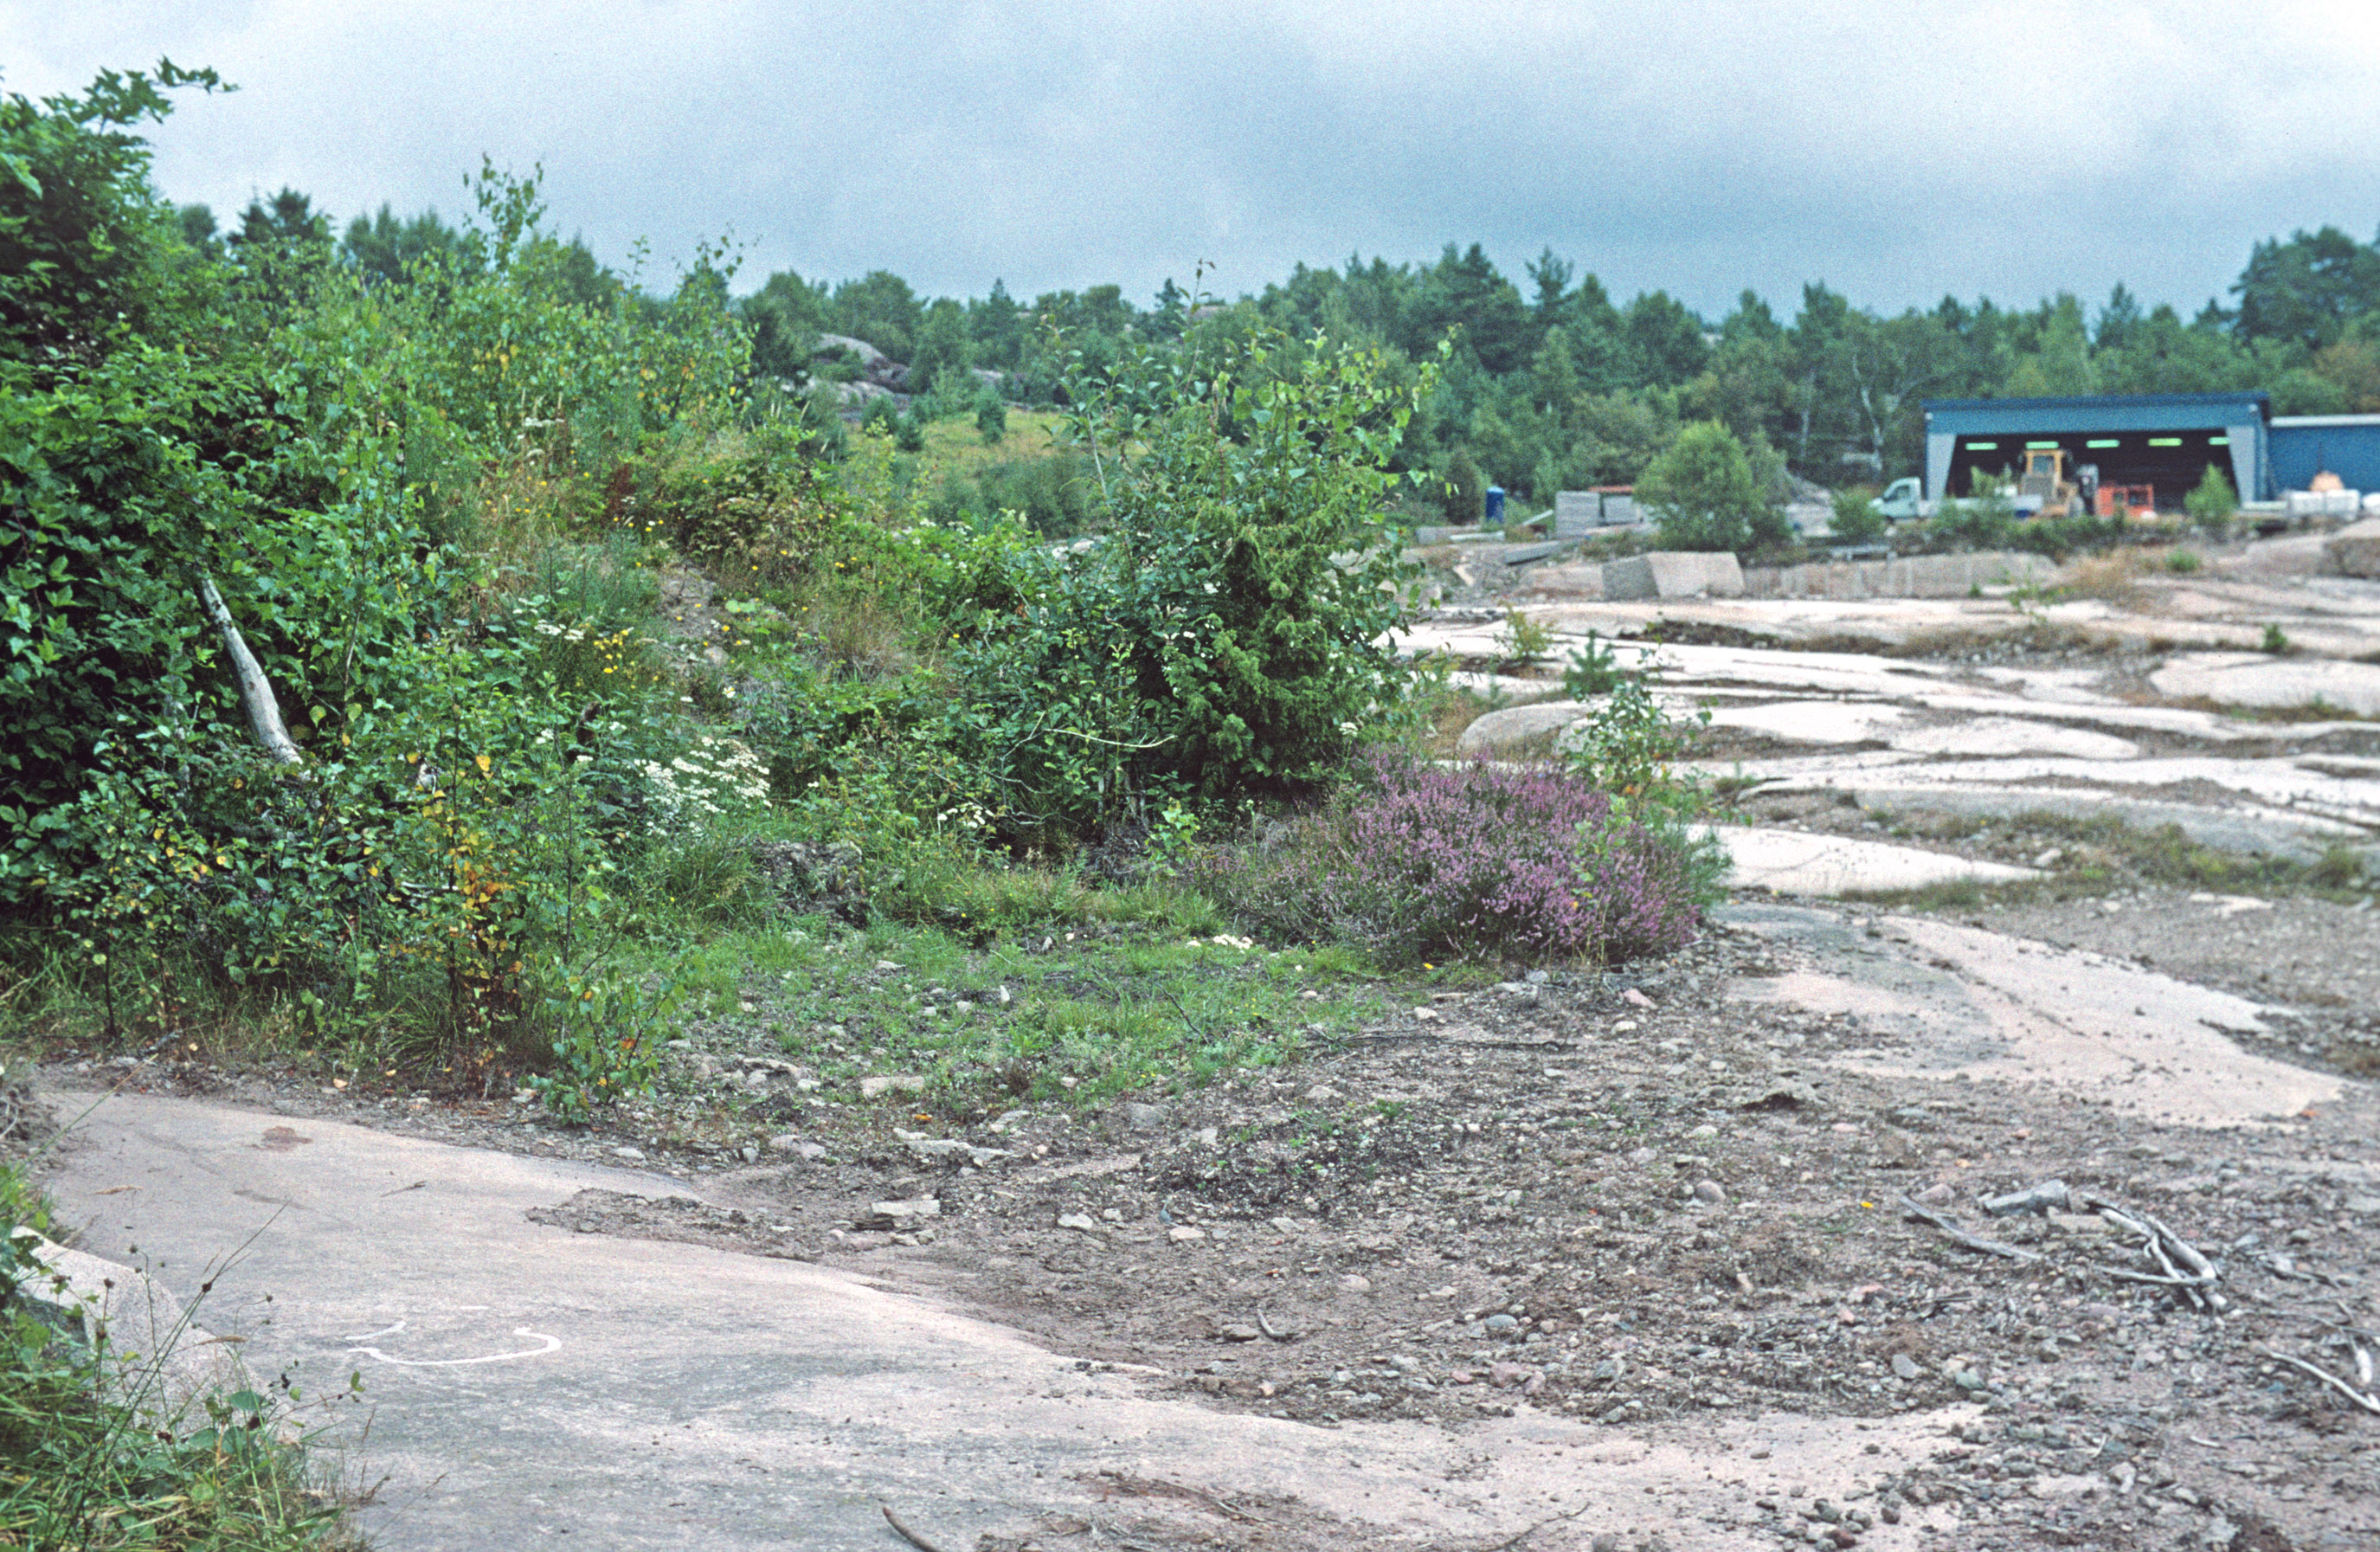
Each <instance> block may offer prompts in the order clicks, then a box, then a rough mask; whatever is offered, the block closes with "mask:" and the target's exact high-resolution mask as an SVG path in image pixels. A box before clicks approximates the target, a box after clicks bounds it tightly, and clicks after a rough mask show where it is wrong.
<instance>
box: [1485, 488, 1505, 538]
mask: <svg viewBox="0 0 2380 1552" xmlns="http://www.w3.org/2000/svg"><path fill="white" fill-rule="evenodd" d="M1503 526H1504V487H1502V486H1501V485H1490V486H1488V527H1491V528H1500V527H1503Z"/></svg>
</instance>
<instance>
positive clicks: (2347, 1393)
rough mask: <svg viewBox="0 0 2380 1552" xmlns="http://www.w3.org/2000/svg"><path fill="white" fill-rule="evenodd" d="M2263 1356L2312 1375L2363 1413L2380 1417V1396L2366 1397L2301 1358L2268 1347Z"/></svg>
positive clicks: (2333, 1375) (2329, 1373)
mask: <svg viewBox="0 0 2380 1552" xmlns="http://www.w3.org/2000/svg"><path fill="white" fill-rule="evenodd" d="M2265 1357H2267V1358H2270V1359H2272V1360H2274V1361H2275V1362H2277V1363H2282V1364H2288V1365H2289V1367H2291V1368H2293V1369H2297V1370H2299V1371H2301V1372H2302V1373H2305V1374H2309V1375H2312V1376H2313V1377H2314V1378H2316V1379H2318V1380H2320V1381H2322V1382H2323V1383H2324V1384H2325V1385H2327V1386H2329V1387H2330V1388H2332V1389H2334V1390H2336V1391H2338V1393H2339V1394H2340V1395H2342V1396H2344V1397H2346V1398H2347V1399H2348V1400H2350V1401H2353V1402H2354V1403H2355V1404H2356V1405H2357V1406H2360V1407H2362V1409H2363V1410H2364V1411H2366V1412H2368V1413H2374V1415H2380V1396H2372V1395H2367V1394H2366V1393H2365V1392H2363V1391H2362V1390H2358V1389H2357V1388H2355V1387H2353V1386H2352V1385H2350V1384H2348V1383H2347V1381H2345V1380H2343V1379H2341V1378H2339V1377H2338V1376H2337V1375H2335V1374H2333V1373H2331V1372H2330V1371H2329V1370H2328V1369H2325V1368H2319V1367H2317V1366H2315V1365H2314V1364H2309V1363H2307V1362H2306V1361H2305V1360H2304V1359H2302V1358H2292V1357H2290V1356H2289V1354H2288V1353H2286V1352H2274V1351H2273V1350H2272V1349H2271V1348H2269V1347H2268V1348H2266V1349H2265Z"/></svg>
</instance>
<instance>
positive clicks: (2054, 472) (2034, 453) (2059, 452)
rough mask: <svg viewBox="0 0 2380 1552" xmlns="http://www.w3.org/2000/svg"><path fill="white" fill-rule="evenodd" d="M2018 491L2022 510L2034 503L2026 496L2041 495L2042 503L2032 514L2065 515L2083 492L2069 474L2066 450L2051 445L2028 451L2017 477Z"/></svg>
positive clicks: (2019, 505)
mask: <svg viewBox="0 0 2380 1552" xmlns="http://www.w3.org/2000/svg"><path fill="white" fill-rule="evenodd" d="M2016 493H2017V496H2018V498H2019V502H2018V509H2019V510H2020V511H2022V510H2023V508H2024V507H2026V506H2028V505H2031V504H2032V503H2030V502H2028V501H2026V500H2024V499H2023V498H2026V497H2039V498H2040V501H2041V505H2040V506H2039V507H2037V508H2035V509H2034V513H2033V515H2034V516H2036V517H2064V516H2067V515H2070V514H2071V513H2072V512H2073V511H2074V509H2075V508H2074V503H2075V502H2076V500H2077V499H2078V498H2079V497H2080V496H2081V495H2082V493H2083V492H2082V490H2081V488H2080V487H2078V486H2077V485H2076V484H2075V483H2074V482H2073V481H2072V480H2070V479H2067V478H2066V450H2065V449H2064V448H2062V447H2050V448H2033V449H2029V450H2027V451H2026V453H2025V455H2024V473H2023V474H2022V475H2020V476H2018V478H2017V482H2016Z"/></svg>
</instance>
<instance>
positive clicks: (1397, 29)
mask: <svg viewBox="0 0 2380 1552" xmlns="http://www.w3.org/2000/svg"><path fill="white" fill-rule="evenodd" d="M158 55H170V56H171V57H172V58H173V59H174V60H175V61H176V63H178V64H182V65H186V66H200V65H209V66H212V67H215V68H216V69H218V70H220V71H221V72H222V73H223V74H224V76H225V78H226V79H229V80H232V81H235V82H237V84H238V87H239V91H238V92H237V94H236V95H232V96H229V97H219V98H214V99H201V98H199V97H197V96H195V95H188V96H186V98H185V101H184V103H183V106H182V109H181V111H180V112H178V113H177V114H176V115H175V117H174V119H173V120H172V122H171V123H170V124H169V125H167V126H166V127H164V128H163V129H161V130H159V131H158V132H157V134H156V137H155V138H156V141H157V145H158V147H159V154H158V157H157V176H158V179H159V182H160V184H161V186H162V187H163V188H164V191H165V192H166V193H167V194H168V195H169V196H170V197H172V198H174V199H176V200H184V201H188V200H201V201H204V202H206V203H208V204H210V205H212V206H213V207H214V208H215V209H216V211H217V213H218V215H219V216H228V215H230V214H232V213H233V212H237V210H238V209H239V208H240V207H241V206H242V205H244V204H245V203H246V202H247V200H249V198H250V197H251V196H252V195H254V194H258V193H264V194H269V193H271V192H272V191H273V189H275V188H280V187H282V186H283V185H288V186H291V187H294V188H300V189H304V190H306V191H307V192H309V193H310V194H312V195H313V196H314V198H315V200H316V201H317V203H318V204H320V205H321V206H322V207H324V208H326V209H328V210H330V211H331V212H334V214H335V215H337V216H338V217H340V218H341V220H342V221H344V220H345V219H346V217H348V216H350V215H353V214H354V213H356V212H358V211H361V210H366V209H369V208H374V207H377V206H378V205H379V204H380V203H381V202H382V201H383V200H386V201H389V202H391V203H393V204H395V207H396V208H397V210H398V211H399V212H412V211H415V210H419V209H420V208H421V207H423V206H425V205H434V206H436V207H437V208H438V209H439V210H440V211H441V212H444V213H446V214H447V215H449V216H450V217H452V216H453V215H454V214H455V212H457V210H458V208H459V206H460V204H461V203H462V201H463V199H464V195H463V189H462V180H463V176H464V175H465V174H466V173H467V172H468V171H470V170H472V169H474V168H476V167H477V166H478V165H479V163H480V156H481V154H482V153H485V154H487V155H489V156H492V157H493V158H494V159H495V160H496V162H497V163H498V164H508V165H510V166H512V167H515V168H517V169H520V170H524V171H525V170H527V168H528V166H529V164H532V163H542V164H544V166H545V171H546V188H547V193H548V198H549V202H550V205H551V207H552V212H553V221H554V223H555V224H556V225H558V226H559V227H560V228H561V229H563V230H564V231H565V232H571V231H576V232H579V233H582V234H583V235H584V236H586V238H587V239H588V241H589V243H590V244H591V245H592V246H593V247H594V249H596V251H597V253H598V254H599V255H600V256H601V258H603V259H604V260H605V261H609V262H612V263H614V264H618V263H622V262H624V261H625V259H626V257H627V254H628V252H629V247H630V244H631V243H632V242H633V241H634V240H635V239H636V238H637V237H639V236H643V237H646V238H649V239H650V243H651V246H652V250H653V252H654V254H655V255H656V258H657V260H658V261H661V264H662V266H663V267H664V268H666V267H667V266H668V265H669V264H670V263H671V262H672V261H675V260H678V259H682V258H685V257H686V256H687V255H689V254H690V253H691V252H692V249H693V245H694V243H695V242H696V240H697V239H698V238H700V237H702V236H716V235H718V234H720V233H722V231H731V230H732V232H733V234H734V236H735V238H736V239H737V240H738V241H739V242H740V243H741V244H743V245H744V248H745V250H746V260H745V263H746V268H745V270H744V272H743V273H742V274H741V275H740V276H739V277H738V282H737V284H738V287H739V289H744V288H749V287H750V286H753V285H757V284H758V283H759V280H760V279H761V278H762V277H763V276H765V275H766V274H767V273H769V272H771V271H772V270H777V269H783V268H791V269H795V270H798V271H799V272H800V273H802V274H804V275H806V276H809V277H812V278H816V277H820V276H823V277H826V278H829V279H836V278H842V277H847V276H852V275H856V274H859V273H864V272H866V271H868V270H871V269H879V268H881V269H890V270H893V271H896V272H898V273H901V274H903V275H905V276H906V277H908V279H909V280H910V282H911V283H912V284H914V285H917V287H918V288H919V289H920V290H921V291H924V292H927V293H929V294H950V295H979V294H981V293H982V292H984V291H986V290H988V289H989V288H990V285H991V283H992V280H993V279H994V277H1002V278H1004V279H1005V280H1006V281H1007V283H1008V286H1009V288H1010V290H1012V291H1014V292H1016V293H1018V294H1019V295H1022V296H1030V295H1031V294H1032V293H1034V292H1037V291H1040V290H1046V289H1050V288H1054V287H1058V286H1083V285H1094V284H1097V283H1099V282H1101V281H1118V282H1121V283H1122V284H1123V286H1124V288H1125V290H1126V292H1127V293H1128V294H1129V295H1131V296H1133V297H1135V299H1138V300H1141V301H1144V302H1145V301H1146V300H1147V297H1148V295H1149V294H1150V293H1151V292H1153V291H1154V290H1155V289H1156V287H1157V286H1158V285H1159V284H1160V282H1162V281H1163V280H1164V279H1165V278H1166V277H1167V276H1169V275H1170V276H1173V277H1176V278H1178V279H1180V280H1182V281H1184V283H1185V284H1186V283H1187V281H1188V279H1189V277H1190V273H1191V271H1192V269H1193V267H1194V266H1195V265H1196V263H1197V262H1198V261H1201V260H1205V261H1210V262H1211V265H1212V276H1211V279H1210V281H1209V286H1210V288H1212V289H1214V290H1217V291H1219V292H1221V293H1224V294H1227V295H1231V294H1237V293H1239V292H1241V291H1243V290H1252V289H1257V288H1260V287H1261V286H1262V285H1264V284H1265V282H1267V281H1269V280H1271V279H1275V278H1278V277H1279V276H1281V275H1282V274H1284V273H1286V272H1287V271H1288V269H1289V267H1290V266H1291V265H1292V264H1293V263H1294V262H1296V261H1299V260H1304V261H1307V262H1309V263H1336V262H1339V261H1342V260H1343V259H1344V258H1345V257H1346V256H1347V255H1348V254H1350V253H1351V252H1361V253H1363V254H1364V255H1366V257H1367V258H1368V257H1369V256H1371V255H1373V254H1375V253H1378V254H1385V255H1386V256H1388V257H1389V258H1390V259H1391V260H1403V259H1429V258H1432V257H1435V255H1436V254H1437V253H1438V251H1439V249H1440V247H1441V246H1442V245H1443V244H1445V243H1447V242H1449V241H1457V242H1462V243H1464V244H1468V243H1471V242H1474V241H1478V242H1484V243H1485V244H1486V245H1487V247H1488V251H1489V252H1490V253H1491V254H1492V255H1493V256H1494V257H1495V259H1496V260H1497V261H1498V262H1499V263H1500V264H1501V265H1503V266H1504V267H1505V269H1506V271H1507V272H1508V273H1511V274H1512V277H1513V278H1514V279H1515V280H1516V281H1518V282H1521V283H1522V284H1523V285H1524V286H1525V284H1526V282H1525V277H1524V274H1523V273H1522V266H1523V264H1524V261H1527V260H1528V259H1530V258H1531V257H1533V256H1534V255H1536V253H1537V252H1538V250H1539V249H1541V248H1543V247H1545V246H1546V245H1548V244H1550V245H1551V246H1552V247H1553V249H1554V250H1555V251H1556V252H1558V253H1560V254H1564V255H1567V256H1569V257H1570V258H1572V259H1573V260H1574V261H1576V262H1577V263H1578V264H1579V265H1580V266H1581V267H1582V268H1584V269H1588V270H1593V271H1595V272H1597V273H1600V274H1601V275H1602V276H1603V278H1604V281H1605V283H1606V284H1607V285H1609V287H1610V288H1611V290H1612V291H1613V292H1614V293H1615V294H1616V295H1618V296H1620V297H1623V298H1624V297H1626V296H1628V295H1631V294H1633V293H1634V292H1636V291H1638V290H1645V289H1651V288H1654V287H1663V288H1667V289H1668V290H1670V292H1672V293H1673V294H1675V295H1677V296H1679V297H1682V298H1683V299H1684V300H1686V301H1687V302H1688V303H1689V304H1691V305H1692V306H1694V307H1695V308H1696V309H1700V310H1702V311H1703V312H1705V313H1706V315H1707V316H1710V317H1713V318H1716V317H1717V316H1718V315H1719V314H1720V313H1722V312H1724V311H1725V310H1726V309H1727V308H1728V307H1729V306H1730V304H1731V302H1732V300H1733V298H1734V297H1735V295H1736V293H1737V292H1738V291H1740V290H1741V289H1742V288H1743V287H1744V286H1747V285H1749V286H1752V287H1754V288H1755V289H1756V290H1758V291H1760V292H1761V293H1762V294H1763V295H1765V296H1767V297H1768V298H1769V299H1770V300H1771V302H1772V303H1773V304H1775V305H1776V306H1777V308H1778V310H1779V312H1780V313H1782V314H1786V315H1789V316H1790V314H1791V312H1792V310H1793V309H1794V307H1795V306H1796V305H1797V304H1798V300H1799V297H1800V292H1801V286H1802V284H1803V282H1804V281H1805V280H1817V279H1822V280H1824V281H1826V282H1828V284H1830V285H1833V286H1835V287H1836V288H1837V289H1838V290H1841V291H1845V292H1847V293H1849V294H1850V296H1851V297H1852V298H1853V299H1854V300H1855V301H1858V302H1860V303H1863V304H1864V305H1869V306H1874V307H1878V308H1884V309H1898V308H1900V307H1902V306H1906V305H1909V304H1913V303H1914V304H1919V305H1925V304H1929V303H1931V302H1933V301H1935V300H1937V299H1938V298H1939V297H1941V296H1942V295H1943V294H1944V293H1945V292H1951V293H1956V294H1958V295H1959V296H1961V297H1970V298H1972V297H1975V296H1977V295H1979V294H1980V295H1988V296H1990V297H1993V298H1995V299H1996V300H1999V301H2002V302H2005V303H2021V304H2029V303H2031V302H2033V301H2034V300H2036V299H2038V298H2039V297H2043V296H2045V295H2046V294H2049V293H2051V292H2054V291H2057V290H2060V289H2068V290H2074V291H2077V292H2079V293H2081V294H2082V295H2083V297H2085V299H2086V300H2088V301H2090V302H2092V303H2093V304H2094V305H2095V304H2096V303H2097V302H2098V301H2099V300H2100V299H2102V298H2104V297H2105V296H2106V295H2107V288H2108V287H2109V286H2110V285H2112V284H2114V283H2115V282H2116V281H2118V280H2119V279H2120V280H2123V281H2126V282H2128V283H2129V284H2130V285H2131V286H2132V288H2133V289H2134V290H2135V291H2136V292H2139V293H2141V294H2142V295H2143V296H2144V297H2147V298H2148V299H2150V300H2152V301H2156V300H2169V301H2172V302H2174V303H2176V304H2177V305H2179V306H2180V307H2182V308H2183V309H2184V310H2185V311H2186V312H2187V311H2191V310H2194V309H2196V308H2197V307H2198V306H2200V305H2202V304H2203V303H2204V301H2205V300H2206V299H2207V298H2208V297H2210V296H2213V295H2216V294H2217V293H2219V292H2221V291H2223V290H2224V288H2225V287H2227V286H2228V285H2229V283H2230V282H2231V281H2232V279H2233V278H2235V277H2236V276H2237V274H2238V273H2239V271H2240V265H2241V263H2242V261H2244V260H2245V258H2246V255H2247V251H2248V248H2249V245H2250V244H2251V243H2252V242H2253V241H2254V240H2255V239H2257V238H2259V237H2263V236H2271V235H2274V234H2278V233H2286V232H2288V231H2289V230H2290V229H2292V228H2294V227H2299V226H2306V227H2312V226H2316V225H2320V224H2324V223H2331V224H2338V225H2341V226H2344V227H2346V228H2347V229H2348V230H2349V231H2350V232H2352V233H2353V234H2354V235H2355V236H2358V237H2360V238H2363V239H2365V240H2370V239H2371V238H2372V237H2373V236H2374V232H2375V228H2380V6H2374V5H2373V4H2371V0H2354V3H2349V0H2329V3H2294V4H2293V3H2290V0H2265V3H2262V4H2258V5H2253V6H2249V5H2241V4H2239V3H2238V0H2228V3H2207V0H2158V3H2155V4H2147V3H2141V0H2078V3H2064V4H2061V3H2058V0H1973V3H1962V0H1798V3H1788V4H1767V3H1736V4H1696V3H1694V0H1579V3H1573V4H1567V5H1563V4H1531V3H1525V0H1523V3H1508V4H1498V3H1493V0H1470V3H1469V4H1464V5H1452V4H1448V3H1446V0H1348V3H1299V0H1277V3H1270V4H1265V3H1243V4H1211V5H1206V6H1187V5H1172V4H1165V3H1161V0H1142V3H1139V4H1103V3H1101V0H1064V3H1060V4H1041V3H1024V0H1020V3H1014V4H1008V5H988V4H987V5H964V4H939V3H936V0H904V3H893V4H866V3H855V0H843V3H839V4H834V5H825V4H816V3H813V4H807V5H805V4H798V3H794V0H705V3H699V4H696V3H684V0H589V3H582V4H575V5H573V4H558V3H545V0H0V89H5V90H7V91H19V92H25V93H28V94H30V95H36V96H38V95H42V94H46V93H49V92H53V91H63V90H67V89H71V88H75V87H79V85H81V84H83V83H84V82H87V81H88V80H89V79H90V78H91V75H92V74H93V73H94V72H95V71H97V70H98V69H99V68H101V67H105V66H117V67H128V66H137V65H145V64H148V63H151V62H152V61H154V60H155V59H156V58H157V56H158Z"/></svg>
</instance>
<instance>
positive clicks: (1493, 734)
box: [1454, 700, 1590, 755]
mask: <svg viewBox="0 0 2380 1552" xmlns="http://www.w3.org/2000/svg"><path fill="white" fill-rule="evenodd" d="M1589 710H1590V708H1589V707H1588V706H1586V705H1585V703H1584V702H1582V701H1575V700H1541V701H1539V702H1537V703H1536V705H1534V706H1507V707H1505V708H1503V709H1501V710H1498V711H1490V712H1488V713H1487V714H1486V715H1484V716H1482V717H1479V718H1478V719H1476V720H1475V721H1473V722H1472V724H1471V725H1470V726H1469V727H1467V728H1464V729H1463V732H1462V734H1460V735H1459V736H1458V737H1457V738H1456V739H1455V741H1454V746H1455V748H1456V749H1458V750H1460V751H1461V752H1462V753H1463V754H1466V755H1469V754H1489V753H1493V752H1494V751H1496V750H1499V749H1504V748H1509V747H1510V746H1512V745H1515V744H1519V743H1523V742H1524V741H1526V740H1528V739H1531V738H1537V737H1541V736H1543V735H1544V734H1549V733H1560V732H1561V731H1562V730H1563V729H1564V728H1567V727H1569V726H1570V725H1571V724H1572V723H1573V722H1576V721H1584V720H1585V717H1586V715H1587V713H1588V711H1589Z"/></svg>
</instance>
